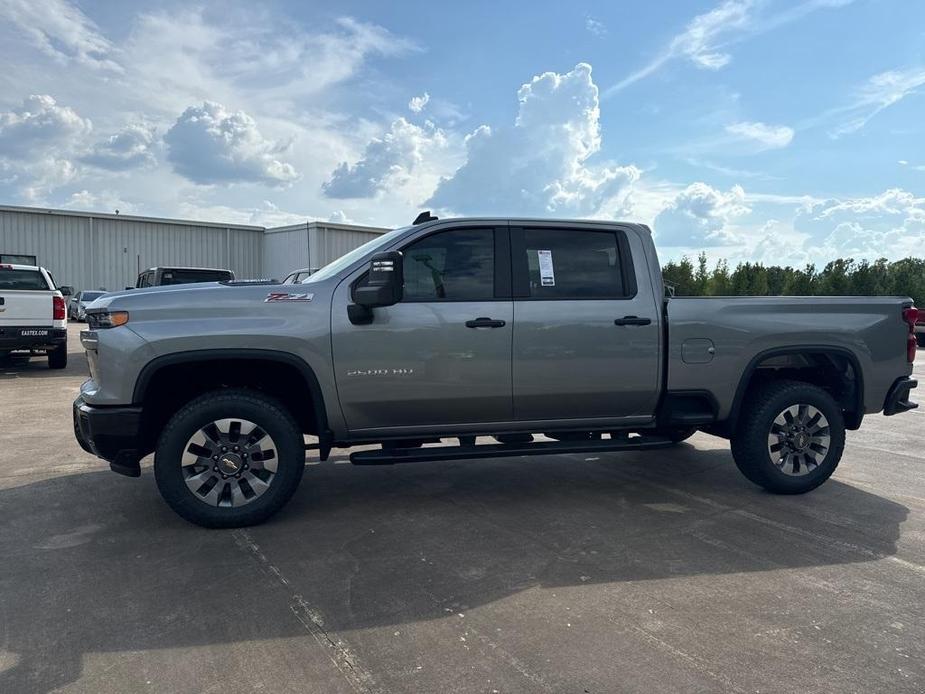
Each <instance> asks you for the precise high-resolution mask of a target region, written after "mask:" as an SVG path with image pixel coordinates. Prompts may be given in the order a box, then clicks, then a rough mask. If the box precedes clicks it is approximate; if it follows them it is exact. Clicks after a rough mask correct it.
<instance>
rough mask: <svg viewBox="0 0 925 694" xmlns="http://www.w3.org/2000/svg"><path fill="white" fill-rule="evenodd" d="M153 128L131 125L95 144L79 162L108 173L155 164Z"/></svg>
mask: <svg viewBox="0 0 925 694" xmlns="http://www.w3.org/2000/svg"><path fill="white" fill-rule="evenodd" d="M154 140H155V133H154V128H152V127H150V126H147V125H143V124H137V123H136V124H132V125H129V126H127V127H126V128H124V129H123V130H121V131H120V132H118V133H116V134H115V135H111V136H109V137H107V138H106V139H105V140H102V141H100V142H97V143H96V144H95V145H93V147H92V148H91V149H90V151H89V152H87V153H86V154H84V155H83V156H82V157H81V161H83V162H84V163H86V164H90V165H91V166H96V167H98V168H100V169H108V170H109V171H127V170H128V169H136V168H139V167H142V166H151V165H152V164H154V163H155V161H156V160H155V158H154V153H153V152H152V148H153V146H154Z"/></svg>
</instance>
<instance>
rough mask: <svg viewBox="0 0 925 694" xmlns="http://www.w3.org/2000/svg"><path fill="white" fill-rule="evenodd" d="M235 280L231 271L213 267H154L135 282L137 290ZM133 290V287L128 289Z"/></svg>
mask: <svg viewBox="0 0 925 694" xmlns="http://www.w3.org/2000/svg"><path fill="white" fill-rule="evenodd" d="M233 279H234V273H233V272H232V271H231V270H222V269H220V268H211V267H152V268H148V269H147V270H145V271H144V272H142V273H141V274H140V275H138V279H137V280H136V281H135V288H138V289H141V288H144V287H161V286H164V285H170V284H194V283H197V282H230V281H231V280H233ZM126 289H131V287H126Z"/></svg>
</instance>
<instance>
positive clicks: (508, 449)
mask: <svg viewBox="0 0 925 694" xmlns="http://www.w3.org/2000/svg"><path fill="white" fill-rule="evenodd" d="M672 445H674V442H673V441H672V440H671V439H669V438H666V437H662V436H638V437H633V438H627V439H597V440H588V441H552V442H548V443H547V442H535V443H519V444H512V443H486V444H476V445H473V446H435V447H433V448H388V449H385V448H383V449H381V450H375V451H357V452H356V453H351V454H350V462H351V463H353V464H354V465H395V464H396V463H424V462H431V461H438V460H475V459H478V458H505V457H513V456H524V455H558V454H562V453H598V452H607V451H638V450H650V449H654V448H665V447H667V446H672Z"/></svg>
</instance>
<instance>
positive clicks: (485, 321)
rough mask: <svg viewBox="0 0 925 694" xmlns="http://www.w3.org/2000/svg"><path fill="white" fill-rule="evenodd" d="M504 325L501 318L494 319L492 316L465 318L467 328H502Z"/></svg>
mask: <svg viewBox="0 0 925 694" xmlns="http://www.w3.org/2000/svg"><path fill="white" fill-rule="evenodd" d="M504 325H505V323H504V321H503V320H495V319H494V318H476V319H475V320H467V321H466V327H467V328H503V327H504Z"/></svg>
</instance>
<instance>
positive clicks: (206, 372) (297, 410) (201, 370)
mask: <svg viewBox="0 0 925 694" xmlns="http://www.w3.org/2000/svg"><path fill="white" fill-rule="evenodd" d="M206 364H208V365H209V368H206V366H205V365H206ZM223 366H224V367H225V369H227V370H228V372H229V373H233V372H232V369H240V367H241V366H247V367H248V373H247V376H246V377H242V376H241V375H240V374H239V373H238V374H233V376H232V377H230V378H219V377H218V375H219V374H221V372H222V368H223ZM268 374H272V375H273V376H274V378H272V379H269V380H268V381H267V382H264V381H261V380H260V376H266V375H268ZM190 375H194V377H195V378H194V383H193V384H188V383H184V385H187V388H186V389H181V391H182V392H181V393H179V394H177V396H176V398H175V399H174V400H172V401H171V402H170V405H169V407H175V406H176V403H180V405H182V404H183V402H181V401H188V400H189V396H190V395H192V396H195V395H197V394H201V392H202V390H203V389H204V388H205V389H207V388H221V387H229V386H230V387H252V388H254V389H256V390H262V391H265V392H268V393H269V394H271V395H274V396H276V397H277V398H279V399H280V400H281V401H282V402H283V403H284V404H285V405H287V407H288V408H289V410H290V411H291V413H292V416H293V417H295V419H296V421H298V422H299V424H300V425H301V426H302V428H303V430H304V431H305V432H306V433H312V434H316V435H317V436H318V439H319V443H320V448H321V451H320V452H321V455H322V459H323V458H325V457H327V454H328V452H329V450H330V444H331V440H332V436H331V434H330V429H329V425H328V417H327V410H326V408H325V402H324V395H323V393H322V391H321V385H320V383H319V381H318V377H317V376H316V375H315V372H314V370H313V369H312V368H311V366H310V365H309V364H308V363H307V362H305V360H303V359H301V358H300V357H298V356H296V355H294V354H289V353H287V352H279V351H276V350H266V349H247V348H217V349H202V350H191V351H187V352H176V353H173V354H166V355H162V356H160V357H155V358H154V359H152V360H151V361H149V362H148V363H147V364H145V365H144V367H143V368H142V369H141V371H140V373H139V375H138V378H137V379H136V381H135V387H134V390H133V394H132V402H133V403H134V404H137V405H141V406H142V407H143V408H144V409H145V410H151V409H153V410H154V411H153V412H150V414H151V415H152V417H151V418H148V417H146V419H149V433H154V432H151V428H153V429H157V428H159V427H160V426H162V425H163V423H164V422H162V421H160V420H161V419H163V417H164V416H165V414H166V413H165V412H157V407H156V406H155V407H153V408H152V402H151V399H152V396H157V395H160V394H163V393H165V392H167V390H168V385H167V383H170V382H175V381H176V380H177V379H178V378H180V379H182V378H184V377H189V376H190ZM158 376H160V378H158ZM164 377H166V381H167V382H166V383H165V378H164ZM200 377H201V379H202V380H201V383H202V384H206V385H203V387H200V388H199V390H198V392H197V387H196V386H197V385H198V384H199V381H197V380H195V379H196V378H200ZM292 378H297V380H288V379H292ZM299 381H301V386H302V387H300V384H299ZM161 383H164V385H160V384H161ZM305 391H307V392H308V395H309V398H310V407H305V399H304V393H305ZM169 407H168V409H169ZM150 443H153V442H150Z"/></svg>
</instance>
